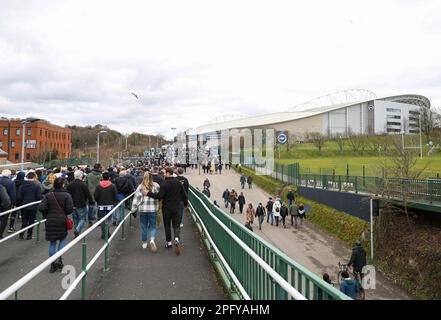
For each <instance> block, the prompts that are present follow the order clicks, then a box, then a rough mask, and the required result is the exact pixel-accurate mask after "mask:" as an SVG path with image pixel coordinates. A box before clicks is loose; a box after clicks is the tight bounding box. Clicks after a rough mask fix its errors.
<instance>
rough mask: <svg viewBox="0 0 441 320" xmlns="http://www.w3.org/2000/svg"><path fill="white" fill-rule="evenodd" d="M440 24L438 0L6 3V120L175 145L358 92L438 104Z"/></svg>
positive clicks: (1, 67)
mask: <svg viewBox="0 0 441 320" xmlns="http://www.w3.org/2000/svg"><path fill="white" fill-rule="evenodd" d="M440 16H441V1H439V0H433V1H432V0H414V1H411V0H399V1H398V0H397V1H392V0H388V1H383V0H380V1H377V0H370V1H354V0H352V1H339V0H335V1H329V0H327V1H326V0H325V1H311V0H308V1H295V2H294V1H258V0H253V1H244V0H234V1H228V0H222V1H206V0H204V1H191V0H185V1H182V0H180V1H145V0H142V1H127V0H124V1H122V0H120V1H98V0H96V1H92V0H87V1H81V0H74V1H61V0H60V1H42V0H41V1H25V0H20V1H17V0H11V1H9V0H0V115H1V116H6V117H24V116H36V117H43V118H45V119H48V120H49V121H51V122H53V123H56V124H59V125H65V124H78V125H88V124H91V125H94V124H97V123H101V124H106V125H108V126H110V127H111V128H114V129H117V130H120V131H123V132H132V131H138V132H144V133H156V132H160V133H162V134H165V135H166V136H168V137H170V136H171V130H170V128H171V127H176V128H178V130H185V129H187V128H190V127H195V126H198V125H203V124H205V123H207V122H208V121H210V119H213V118H216V117H219V116H221V115H225V114H233V115H236V114H241V115H257V114H264V113H268V112H276V111H283V110H286V109H288V108H290V107H293V106H295V105H296V104H299V103H302V102H305V101H307V100H310V99H312V98H315V97H318V96H321V95H324V94H328V93H331V92H334V91H338V90H344V89H351V88H363V89H369V90H372V91H374V92H375V93H376V94H377V95H379V96H383V95H394V94H401V93H416V94H422V95H425V96H426V97H428V98H429V99H430V100H431V102H432V105H434V106H441V19H440V18H439V17H440ZM130 92H135V93H136V94H137V95H138V96H139V100H137V99H136V98H135V97H134V96H132V95H131V94H130Z"/></svg>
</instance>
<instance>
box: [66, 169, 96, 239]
mask: <svg viewBox="0 0 441 320" xmlns="http://www.w3.org/2000/svg"><path fill="white" fill-rule="evenodd" d="M83 176H84V174H83V172H82V171H81V170H75V172H74V180H73V181H72V182H71V183H69V184H68V185H67V188H66V189H67V192H69V194H70V195H71V196H72V200H73V204H74V210H73V213H72V218H73V221H74V226H75V228H74V235H75V238H76V237H78V235H79V234H80V233H81V230H83V227H84V225H85V224H86V218H87V212H88V211H87V204H89V206H93V205H94V202H93V198H92V195H91V194H90V191H89V188H87V185H86V184H85V183H84V182H83Z"/></svg>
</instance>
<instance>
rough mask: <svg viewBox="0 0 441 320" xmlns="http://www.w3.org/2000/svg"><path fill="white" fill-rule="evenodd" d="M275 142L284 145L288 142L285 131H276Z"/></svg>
mask: <svg viewBox="0 0 441 320" xmlns="http://www.w3.org/2000/svg"><path fill="white" fill-rule="evenodd" d="M277 142H278V143H280V144H285V143H286V142H288V135H287V133H286V131H277Z"/></svg>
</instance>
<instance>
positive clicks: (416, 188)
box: [248, 162, 441, 203]
mask: <svg viewBox="0 0 441 320" xmlns="http://www.w3.org/2000/svg"><path fill="white" fill-rule="evenodd" d="M248 167H249V168H251V169H253V170H254V171H256V172H260V173H261V174H266V175H270V176H271V177H273V178H275V179H277V180H280V181H282V182H283V183H286V184H292V185H297V186H303V187H312V188H321V189H327V190H338V191H345V192H355V193H359V192H360V193H370V194H375V195H379V194H382V193H383V192H385V191H387V194H388V196H390V197H396V198H401V197H403V196H406V197H407V198H408V199H409V200H416V201H427V202H429V203H432V202H433V201H441V179H437V178H429V179H411V178H381V177H367V176H350V175H335V174H313V173H300V169H299V165H298V163H296V164H289V165H284V164H280V163H277V162H276V163H275V165H274V170H268V169H266V168H260V167H256V166H255V165H250V166H248Z"/></svg>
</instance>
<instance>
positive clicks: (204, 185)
mask: <svg viewBox="0 0 441 320" xmlns="http://www.w3.org/2000/svg"><path fill="white" fill-rule="evenodd" d="M202 186H203V187H204V189H205V188H208V189H210V187H211V183H210V180H208V178H205V180H204V184H203V185H202Z"/></svg>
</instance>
